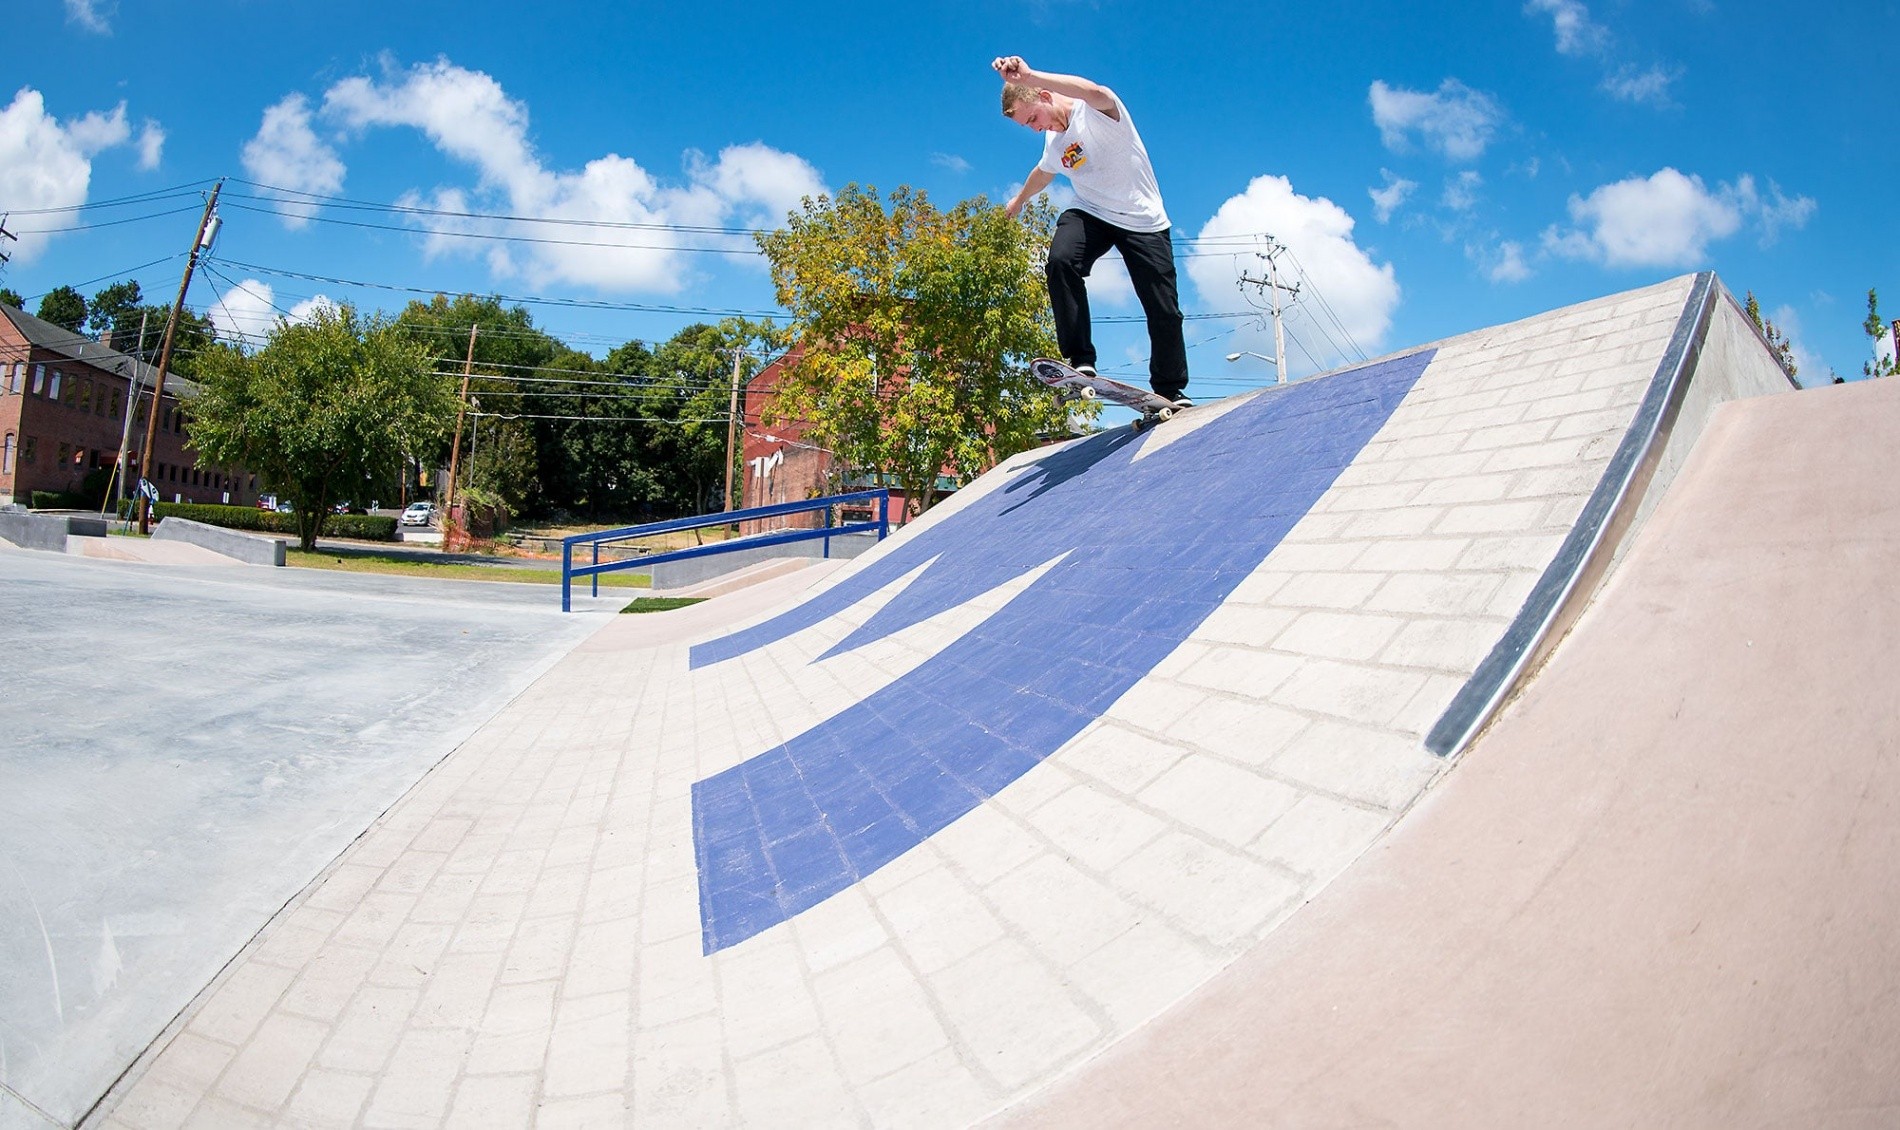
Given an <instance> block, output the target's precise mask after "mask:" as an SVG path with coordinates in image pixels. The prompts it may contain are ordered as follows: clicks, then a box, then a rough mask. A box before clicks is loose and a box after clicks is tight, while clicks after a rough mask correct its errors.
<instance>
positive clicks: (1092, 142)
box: [1036, 98, 1168, 232]
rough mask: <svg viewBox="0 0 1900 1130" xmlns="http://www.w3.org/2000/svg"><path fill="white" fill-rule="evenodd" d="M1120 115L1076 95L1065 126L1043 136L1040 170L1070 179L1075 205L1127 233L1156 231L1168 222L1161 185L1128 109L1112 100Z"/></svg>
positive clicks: (1117, 100)
mask: <svg viewBox="0 0 1900 1130" xmlns="http://www.w3.org/2000/svg"><path fill="white" fill-rule="evenodd" d="M1115 107H1116V109H1118V110H1120V111H1121V116H1120V119H1119V120H1117V119H1115V118H1111V117H1109V116H1108V115H1107V114H1104V113H1102V112H1101V111H1100V110H1097V109H1096V108H1095V107H1093V106H1091V105H1089V104H1088V103H1087V102H1084V101H1083V100H1082V99H1080V98H1077V99H1075V100H1074V109H1072V110H1071V111H1070V113H1069V128H1068V129H1065V130H1062V131H1060V132H1057V131H1053V130H1052V131H1050V132H1048V133H1045V134H1043V135H1042V137H1043V141H1042V160H1041V161H1039V162H1037V163H1036V167H1037V168H1039V169H1041V170H1042V171H1044V172H1046V173H1049V174H1052V175H1056V174H1060V175H1063V176H1067V177H1068V178H1069V183H1070V184H1071V185H1072V186H1074V188H1075V206H1076V207H1077V208H1080V209H1081V210H1082V211H1084V212H1087V213H1088V214H1089V215H1091V216H1095V217H1096V218H1098V219H1103V220H1107V221H1108V222H1109V223H1111V224H1114V225H1115V226H1116V227H1119V228H1124V229H1126V230H1128V231H1138V232H1157V231H1161V230H1163V229H1164V228H1166V227H1167V226H1168V211H1167V209H1166V208H1164V207H1163V206H1162V204H1161V186H1160V185H1158V184H1156V183H1155V167H1154V165H1153V164H1152V163H1151V162H1150V161H1149V160H1148V147H1147V146H1146V145H1143V144H1142V143H1141V134H1139V133H1137V132H1136V131H1135V119H1133V118H1132V117H1130V116H1129V115H1128V107H1126V106H1124V105H1122V101H1121V99H1120V98H1116V99H1115Z"/></svg>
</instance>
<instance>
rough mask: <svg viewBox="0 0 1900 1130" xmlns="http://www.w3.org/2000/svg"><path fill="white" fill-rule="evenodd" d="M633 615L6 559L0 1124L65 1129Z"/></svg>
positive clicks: (253, 573) (545, 599) (541, 600)
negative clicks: (213, 982)
mask: <svg viewBox="0 0 1900 1130" xmlns="http://www.w3.org/2000/svg"><path fill="white" fill-rule="evenodd" d="M76 540H78V539H76ZM85 540H87V541H91V540H95V539H85ZM107 540H108V541H113V542H116V541H119V540H121V539H107ZM138 544H140V545H142V544H143V543H138ZM182 548H185V549H190V548H192V547H182ZM626 599H627V597H626V594H619V595H618V596H616V597H614V598H606V597H603V598H602V599H601V600H600V601H599V602H597V603H596V604H595V606H594V609H593V611H592V612H591V613H586V614H580V615H570V616H563V615H561V614H560V612H559V607H560V600H559V593H558V591H557V590H556V589H554V588H552V587H549V586H542V585H510V584H473V583H468V582H443V581H427V580H412V579H407V578H391V577H378V576H365V575H354V574H342V573H320V572H314V571H308V570H298V569H269V568H261V567H246V566H232V565H229V564H222V565H209V564H206V565H165V564H150V563H130V562H125V561H112V560H96V559H91V558H87V557H83V556H78V555H54V554H46V553H36V552H32V551H28V550H20V549H16V548H14V547H12V546H5V547H3V548H0V648H4V653H5V654H6V655H7V656H8V661H7V669H6V682H5V692H4V693H3V694H0V734H4V738H3V739H0V782H3V783H4V784H3V785H0V1082H3V1083H4V1085H5V1088H6V1089H7V1090H5V1091H0V1125H4V1126H8V1127H12V1126H41V1125H52V1124H55V1123H60V1124H67V1125H70V1124H72V1123H73V1122H75V1121H77V1120H78V1118H79V1117H80V1116H81V1115H83V1114H84V1113H85V1111H86V1109H87V1108H88V1107H89V1106H90V1105H91V1104H92V1103H93V1101H94V1100H96V1099H97V1098H98V1096H99V1095H101V1094H102V1093H104V1091H105V1090H106V1088H107V1087H108V1086H109V1085H110V1084H111V1083H112V1081H113V1079H114V1078H116V1077H117V1076H118V1075H119V1073H120V1072H121V1071H122V1070H124V1068H125V1067H126V1066H127V1065H128V1064H130V1063H131V1062H132V1060H133V1058H134V1057H135V1056H137V1055H138V1054H139V1052H140V1051H142V1050H143V1049H144V1047H145V1046H146V1045H147V1044H148V1043H149V1042H150V1041H151V1040H152V1039H153V1038H154V1037H156V1036H157V1035H158V1034H159V1033H160V1031H162V1030H163V1028H164V1026H165V1025H166V1023H167V1022H169V1021H170V1020H171V1018H172V1017H173V1016H174V1015H175V1014H176V1013H177V1012H178V1010H179V1009H180V1008H182V1007H183V1006H184V1005H185V1004H186V1003H187V1002H189V1001H190V1000H191V999H192V997H193V996H194V995H195V994H197V993H198V992H199V991H200V990H201V989H202V988H203V986H204V984H205V983H206V982H207V981H209V980H210V979H211V978H212V977H213V976H215V975H216V973H217V971H218V970H219V968H220V967H221V966H222V965H223V964H224V963H225V962H226V961H227V960H228V959H229V958H230V957H231V956H232V955H233V954H235V953H236V952H237V951H238V949H239V948H240V947H241V946H242V945H243V944H244V943H245V942H246V941H247V940H248V939H249V938H250V937H251V936H252V935H253V934H254V933H255V932H256V931H257V929H258V928H259V927H261V926H262V925H263V924H264V923H265V922H266V921H267V920H268V919H269V918H270V916H271V915H272V914H274V913H275V912H276V911H277V910H278V909H279V908H280V907H282V906H283V904H284V903H285V901H286V900H288V899H289V898H290V897H291V896H292V895H294V894H295V893H296V892H297V891H298V890H300V889H301V888H302V887H303V886H304V885H305V884H306V883H308V882H309V881H310V880H311V879H312V878H313V877H314V876H315V875H316V874H317V873H318V872H319V871H320V870H321V869H322V868H323V867H324V866H325V865H326V864H328V863H329V862H330V861H331V860H333V859H334V858H335V857H336V855H337V853H338V852H340V851H341V850H342V849H343V848H344V847H345V846H346V845H348V844H349V842H350V841H351V840H353V839H355V838H356V837H357V836H358V835H359V834H360V833H361V832H362V831H363V830H364V828H366V827H367V826H368V825H369V824H370V823H371V821H373V820H374V819H375V818H376V817H377V816H378V814H380V813H381V812H383V810H384V809H386V808H387V807H388V806H389V805H390V804H391V803H393V802H394V801H395V800H396V799H397V798H398V797H399V796H401V795H402V793H403V792H404V791H405V790H406V789H408V788H409V787H410V786H411V785H412V784H413V783H414V782H415V781H416V779H417V778H418V777H420V776H421V775H422V773H423V772H424V771H426V770H427V769H428V767H429V766H430V765H432V764H434V763H435V762H436V761H438V760H439V759H441V758H442V757H443V756H444V755H446V754H447V753H449V752H450V751H451V750H452V749H454V748H455V746H456V745H457V744H458V743H459V742H460V741H461V740H462V739H463V738H464V737H466V736H467V735H468V734H469V733H470V732H472V731H473V730H474V729H475V727H476V726H478V725H479V724H481V723H482V722H483V721H485V720H486V719H487V718H489V717H490V716H492V715H493V714H494V713H495V711H496V710H498V709H499V708H500V707H501V706H502V705H503V704H504V703H506V702H507V701H508V700H509V699H510V698H512V697H513V696H514V695H515V694H516V693H517V692H519V691H520V690H521V689H522V688H523V687H525V686H527V685H528V684H529V683H530V682H531V681H532V680H533V679H534V678H535V677H536V676H537V675H538V674H539V673H540V672H542V671H543V670H545V669H546V668H547V667H548V666H549V665H550V664H551V663H552V662H553V661H554V660H555V659H556V658H558V657H559V656H561V655H562V654H564V653H566V652H567V651H568V650H569V649H571V648H572V647H573V646H574V645H575V644H576V643H577V642H579V641H580V640H582V639H584V638H585V637H586V636H587V635H588V634H590V633H592V632H593V631H594V630H596V629H597V628H599V627H600V626H601V625H602V624H603V623H605V622H608V621H609V620H610V619H611V617H610V616H608V615H606V613H607V612H610V611H613V610H615V609H617V608H618V607H619V606H620V605H621V604H623V603H624V602H625V600H626ZM587 605H588V602H587V601H586V600H585V599H584V598H583V599H582V600H581V601H580V603H579V604H578V605H577V607H581V608H586V607H587ZM9 1092H11V1093H9ZM23 1100H24V1101H23ZM29 1104H30V1105H29ZM33 1107H37V1108H39V1110H40V1111H41V1112H44V1113H45V1114H47V1115H51V1116H52V1121H50V1122H49V1121H47V1120H46V1119H45V1118H43V1117H41V1115H40V1114H36V1113H34V1111H33V1109H32V1108H33Z"/></svg>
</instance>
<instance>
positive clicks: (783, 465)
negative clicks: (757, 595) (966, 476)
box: [739, 345, 957, 533]
mask: <svg viewBox="0 0 1900 1130" xmlns="http://www.w3.org/2000/svg"><path fill="white" fill-rule="evenodd" d="M803 356H804V349H803V348H802V347H800V346H796V345H795V346H793V347H792V348H791V349H789V350H787V351H786V352H784V353H782V354H780V355H779V356H778V357H776V358H774V359H773V360H772V361H771V363H769V364H767V365H766V366H765V367H764V368H762V369H760V370H759V371H758V372H757V373H755V374H754V375H753V377H752V379H751V380H750V381H747V382H746V386H745V393H744V399H743V402H742V404H741V407H740V416H739V418H740V422H741V426H742V432H743V442H742V444H741V450H742V452H743V455H744V458H745V467H744V471H745V482H744V485H743V486H742V488H741V491H740V496H739V505H740V506H741V507H744V508H750V507H754V506H772V505H774V504H776V503H780V502H802V501H804V500H805V499H808V498H818V497H821V496H823V495H827V494H838V493H842V492H845V491H857V490H870V489H872V488H875V487H880V486H888V487H890V488H891V521H892V522H894V523H901V522H903V521H905V520H906V518H907V513H906V508H905V505H904V502H905V499H904V492H903V491H902V490H900V489H898V487H897V484H896V483H892V482H885V481H883V478H882V477H881V476H877V475H871V474H866V473H863V472H852V471H850V470H848V469H847V468H845V467H844V466H843V465H842V464H841V463H840V462H839V461H838V457H837V455H836V454H834V453H833V452H831V451H829V450H827V449H825V448H823V447H819V446H818V445H816V444H814V443H812V442H810V441H809V440H808V439H806V433H807V432H808V431H809V430H810V429H809V426H808V425H807V424H805V423H803V422H801V421H796V420H790V421H784V422H781V423H777V424H771V425H767V424H765V423H762V422H761V421H762V419H763V414H764V412H765V410H766V408H767V407H768V406H769V405H770V404H771V403H772V400H773V398H774V397H776V396H777V395H778V383H779V379H780V378H781V377H782V376H783V375H784V373H785V372H786V371H787V370H789V369H791V368H792V367H793V366H795V365H797V364H798V362H799V359H800V358H802V357H803ZM956 489H957V482H956V479H955V478H954V477H953V476H951V475H948V474H944V475H939V476H938V477H937V484H936V494H937V497H938V498H942V497H943V496H945V495H948V494H950V493H951V492H953V491H955V490H956ZM822 521H823V519H822V518H821V517H820V516H818V515H816V514H805V515H794V516H792V517H791V518H788V519H778V520H775V521H774V522H772V523H770V525H771V526H772V527H773V528H782V527H784V526H787V525H790V526H812V525H818V524H820V523H822ZM748 525H754V524H748ZM745 532H746V533H756V532H759V531H758V530H754V529H750V528H748V529H747V530H746V531H745Z"/></svg>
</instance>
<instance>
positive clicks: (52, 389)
mask: <svg viewBox="0 0 1900 1130" xmlns="http://www.w3.org/2000/svg"><path fill="white" fill-rule="evenodd" d="M67 391H68V392H71V391H72V390H71V389H67ZM46 399H48V400H58V399H59V370H58V369H54V370H53V371H52V373H51V374H50V375H49V376H48V377H47V378H46Z"/></svg>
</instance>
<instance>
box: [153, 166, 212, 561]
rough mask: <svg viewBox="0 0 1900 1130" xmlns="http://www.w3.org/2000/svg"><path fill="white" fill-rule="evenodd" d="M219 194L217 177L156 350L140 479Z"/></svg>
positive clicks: (208, 242)
mask: <svg viewBox="0 0 1900 1130" xmlns="http://www.w3.org/2000/svg"><path fill="white" fill-rule="evenodd" d="M222 191H224V178H223V177H219V178H218V183H217V184H215V185H212V186H211V199H209V200H207V201H205V214H204V215H203V216H202V217H200V218H199V220H198V234H197V235H195V236H193V237H192V241H191V257H190V258H188V259H186V260H185V277H184V278H182V279H180V280H179V281H178V297H177V298H175V299H173V300H172V312H171V316H170V317H169V318H166V319H165V340H164V344H162V345H160V346H159V348H158V375H157V376H156V377H154V378H152V414H151V416H150V417H148V418H147V419H146V421H145V446H144V447H143V448H141V449H140V450H139V477H140V478H146V479H149V478H152V477H153V476H154V474H155V472H154V471H153V467H154V465H155V464H154V461H153V459H152V454H153V452H155V451H156V450H157V447H158V408H159V405H160V404H162V403H164V396H165V370H166V369H167V368H169V367H170V366H171V363H172V339H173V337H174V336H175V335H176V334H177V333H178V318H179V315H180V314H181V313H182V312H183V311H184V308H185V292H186V291H187V290H189V289H191V273H192V272H193V271H195V270H197V268H198V256H199V254H200V253H202V252H204V251H205V250H206V249H207V248H209V247H210V246H211V241H212V240H213V239H215V238H217V228H216V226H215V225H214V217H215V216H216V215H217V212H218V193H220V192H222ZM153 485H157V484H156V483H154V484H153ZM139 532H140V533H142V534H149V533H151V532H152V503H151V501H150V500H149V499H147V498H146V497H145V496H144V495H143V494H141V495H140V496H139Z"/></svg>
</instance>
